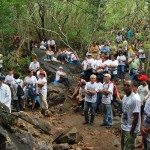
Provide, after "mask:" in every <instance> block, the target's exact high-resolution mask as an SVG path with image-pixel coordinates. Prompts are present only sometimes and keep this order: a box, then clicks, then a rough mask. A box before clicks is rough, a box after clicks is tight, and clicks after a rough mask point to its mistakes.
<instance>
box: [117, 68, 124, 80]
mask: <svg viewBox="0 0 150 150" xmlns="http://www.w3.org/2000/svg"><path fill="white" fill-rule="evenodd" d="M118 71H119V77H120V79H124V73H125V65H119V66H118Z"/></svg>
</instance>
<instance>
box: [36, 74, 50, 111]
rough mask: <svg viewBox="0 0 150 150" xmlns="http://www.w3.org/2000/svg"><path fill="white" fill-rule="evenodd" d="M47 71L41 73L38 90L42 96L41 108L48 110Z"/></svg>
mask: <svg viewBox="0 0 150 150" xmlns="http://www.w3.org/2000/svg"><path fill="white" fill-rule="evenodd" d="M45 76H46V73H45V71H41V72H40V77H39V79H38V82H37V84H38V90H39V96H40V107H41V109H48V104H47V79H46V77H45Z"/></svg>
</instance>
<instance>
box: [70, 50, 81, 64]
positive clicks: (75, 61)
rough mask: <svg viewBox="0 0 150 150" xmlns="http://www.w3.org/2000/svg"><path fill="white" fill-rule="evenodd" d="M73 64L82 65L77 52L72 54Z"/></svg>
mask: <svg viewBox="0 0 150 150" xmlns="http://www.w3.org/2000/svg"><path fill="white" fill-rule="evenodd" d="M71 62H72V63H73V64H76V65H80V61H79V57H78V54H77V52H76V51H74V52H73V53H72V54H71Z"/></svg>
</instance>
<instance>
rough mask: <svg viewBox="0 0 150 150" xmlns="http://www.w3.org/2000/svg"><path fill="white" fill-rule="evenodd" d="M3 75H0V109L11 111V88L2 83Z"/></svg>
mask: <svg viewBox="0 0 150 150" xmlns="http://www.w3.org/2000/svg"><path fill="white" fill-rule="evenodd" d="M4 79H5V77H3V76H0V109H3V110H4V111H7V112H9V113H11V90H10V88H9V86H8V85H6V84H4V83H3V81H4Z"/></svg>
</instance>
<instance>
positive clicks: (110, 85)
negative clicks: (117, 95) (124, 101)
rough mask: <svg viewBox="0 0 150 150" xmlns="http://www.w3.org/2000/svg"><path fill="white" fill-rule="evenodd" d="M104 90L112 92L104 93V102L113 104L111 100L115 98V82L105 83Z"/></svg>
mask: <svg viewBox="0 0 150 150" xmlns="http://www.w3.org/2000/svg"><path fill="white" fill-rule="evenodd" d="M103 90H107V91H109V92H110V93H109V94H108V95H105V94H103V95H102V103H103V104H111V100H112V99H113V97H112V95H113V90H114V84H113V83H111V82H110V83H105V82H104V83H103Z"/></svg>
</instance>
